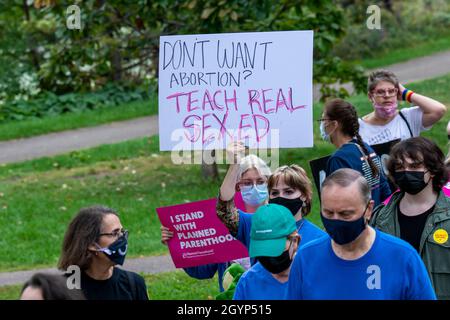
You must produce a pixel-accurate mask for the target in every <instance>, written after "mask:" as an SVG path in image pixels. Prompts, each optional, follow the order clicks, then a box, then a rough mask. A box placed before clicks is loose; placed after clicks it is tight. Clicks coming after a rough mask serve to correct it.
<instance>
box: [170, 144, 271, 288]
mask: <svg viewBox="0 0 450 320" xmlns="http://www.w3.org/2000/svg"><path fill="white" fill-rule="evenodd" d="M244 152H245V146H244V145H243V144H242V143H240V142H234V143H231V144H230V145H229V146H228V148H227V154H228V160H229V161H230V162H231V163H232V164H231V165H230V168H229V170H228V172H227V174H226V176H225V178H224V182H223V184H225V185H227V183H228V184H229V181H230V180H231V181H233V185H232V188H231V189H232V198H234V194H235V192H236V191H240V192H241V194H242V199H243V201H244V205H245V211H246V213H245V214H246V215H248V216H251V215H252V214H253V212H255V211H256V210H257V209H258V208H259V207H260V206H261V205H263V204H265V202H266V199H267V197H268V190H267V179H268V178H269V176H270V174H271V171H270V168H269V167H268V166H267V164H266V163H265V162H264V160H262V159H261V158H259V157H257V156H255V155H252V154H251V155H248V156H245V157H242V155H243V154H244ZM230 177H231V179H230ZM236 181H238V183H237V184H236ZM231 202H232V206H233V207H234V208H235V204H234V199H232V201H231ZM229 205H230V206H231V204H229ZM242 212H243V211H242ZM173 235H174V234H173V231H171V230H169V229H168V228H167V227H165V226H161V242H162V243H163V244H167V241H169V240H170V239H171V238H172V237H173ZM248 260H249V259H248V258H243V259H237V260H235V261H230V262H224V263H212V264H205V265H201V266H196V267H190V268H184V271H185V272H186V273H187V274H188V275H189V276H191V277H193V278H196V279H200V280H201V279H211V278H212V277H214V275H215V274H216V272H217V273H218V281H219V290H220V292H223V291H224V287H223V277H224V272H225V270H226V269H227V268H228V267H229V266H230V265H231V263H233V262H237V263H239V264H241V265H242V266H243V267H244V269H245V270H247V269H248V268H250V261H248Z"/></svg>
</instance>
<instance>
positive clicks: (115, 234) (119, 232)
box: [98, 229, 128, 238]
mask: <svg viewBox="0 0 450 320" xmlns="http://www.w3.org/2000/svg"><path fill="white" fill-rule="evenodd" d="M98 236H99V237H101V236H108V237H113V238H120V237H121V236H125V238H128V230H125V229H120V230H115V231H113V232H109V233H100V234H99V235H98Z"/></svg>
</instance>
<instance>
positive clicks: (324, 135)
mask: <svg viewBox="0 0 450 320" xmlns="http://www.w3.org/2000/svg"><path fill="white" fill-rule="evenodd" d="M320 136H321V137H322V139H323V140H324V141H326V142H330V135H329V134H328V133H326V131H325V122H323V121H321V122H320Z"/></svg>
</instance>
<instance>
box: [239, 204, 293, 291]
mask: <svg viewBox="0 0 450 320" xmlns="http://www.w3.org/2000/svg"><path fill="white" fill-rule="evenodd" d="M252 220H253V221H252V228H251V233H250V250H249V253H250V257H252V258H256V259H257V260H258V263H256V264H255V265H253V267H251V268H250V269H249V270H248V271H247V272H245V273H244V274H243V275H242V276H241V278H240V279H239V282H238V284H237V286H236V290H235V292H234V297H233V299H234V300H280V299H283V298H284V296H285V295H286V290H287V284H288V277H289V269H290V267H291V263H292V259H293V257H294V255H295V253H296V251H297V248H298V244H299V241H300V236H299V234H298V232H297V226H296V223H295V219H294V217H293V215H292V213H291V212H290V210H288V209H287V208H286V207H284V206H281V205H278V204H267V205H264V206H262V207H260V208H259V209H258V210H257V211H256V213H255V214H254V215H253V217H252Z"/></svg>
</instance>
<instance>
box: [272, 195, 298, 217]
mask: <svg viewBox="0 0 450 320" xmlns="http://www.w3.org/2000/svg"><path fill="white" fill-rule="evenodd" d="M269 203H275V204H279V205H280V206H283V207H285V208H287V209H289V211H291V213H292V215H293V216H295V215H296V214H297V212H298V210H300V209H301V207H303V201H302V199H300V198H296V199H287V198H283V197H276V198H273V199H269Z"/></svg>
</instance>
